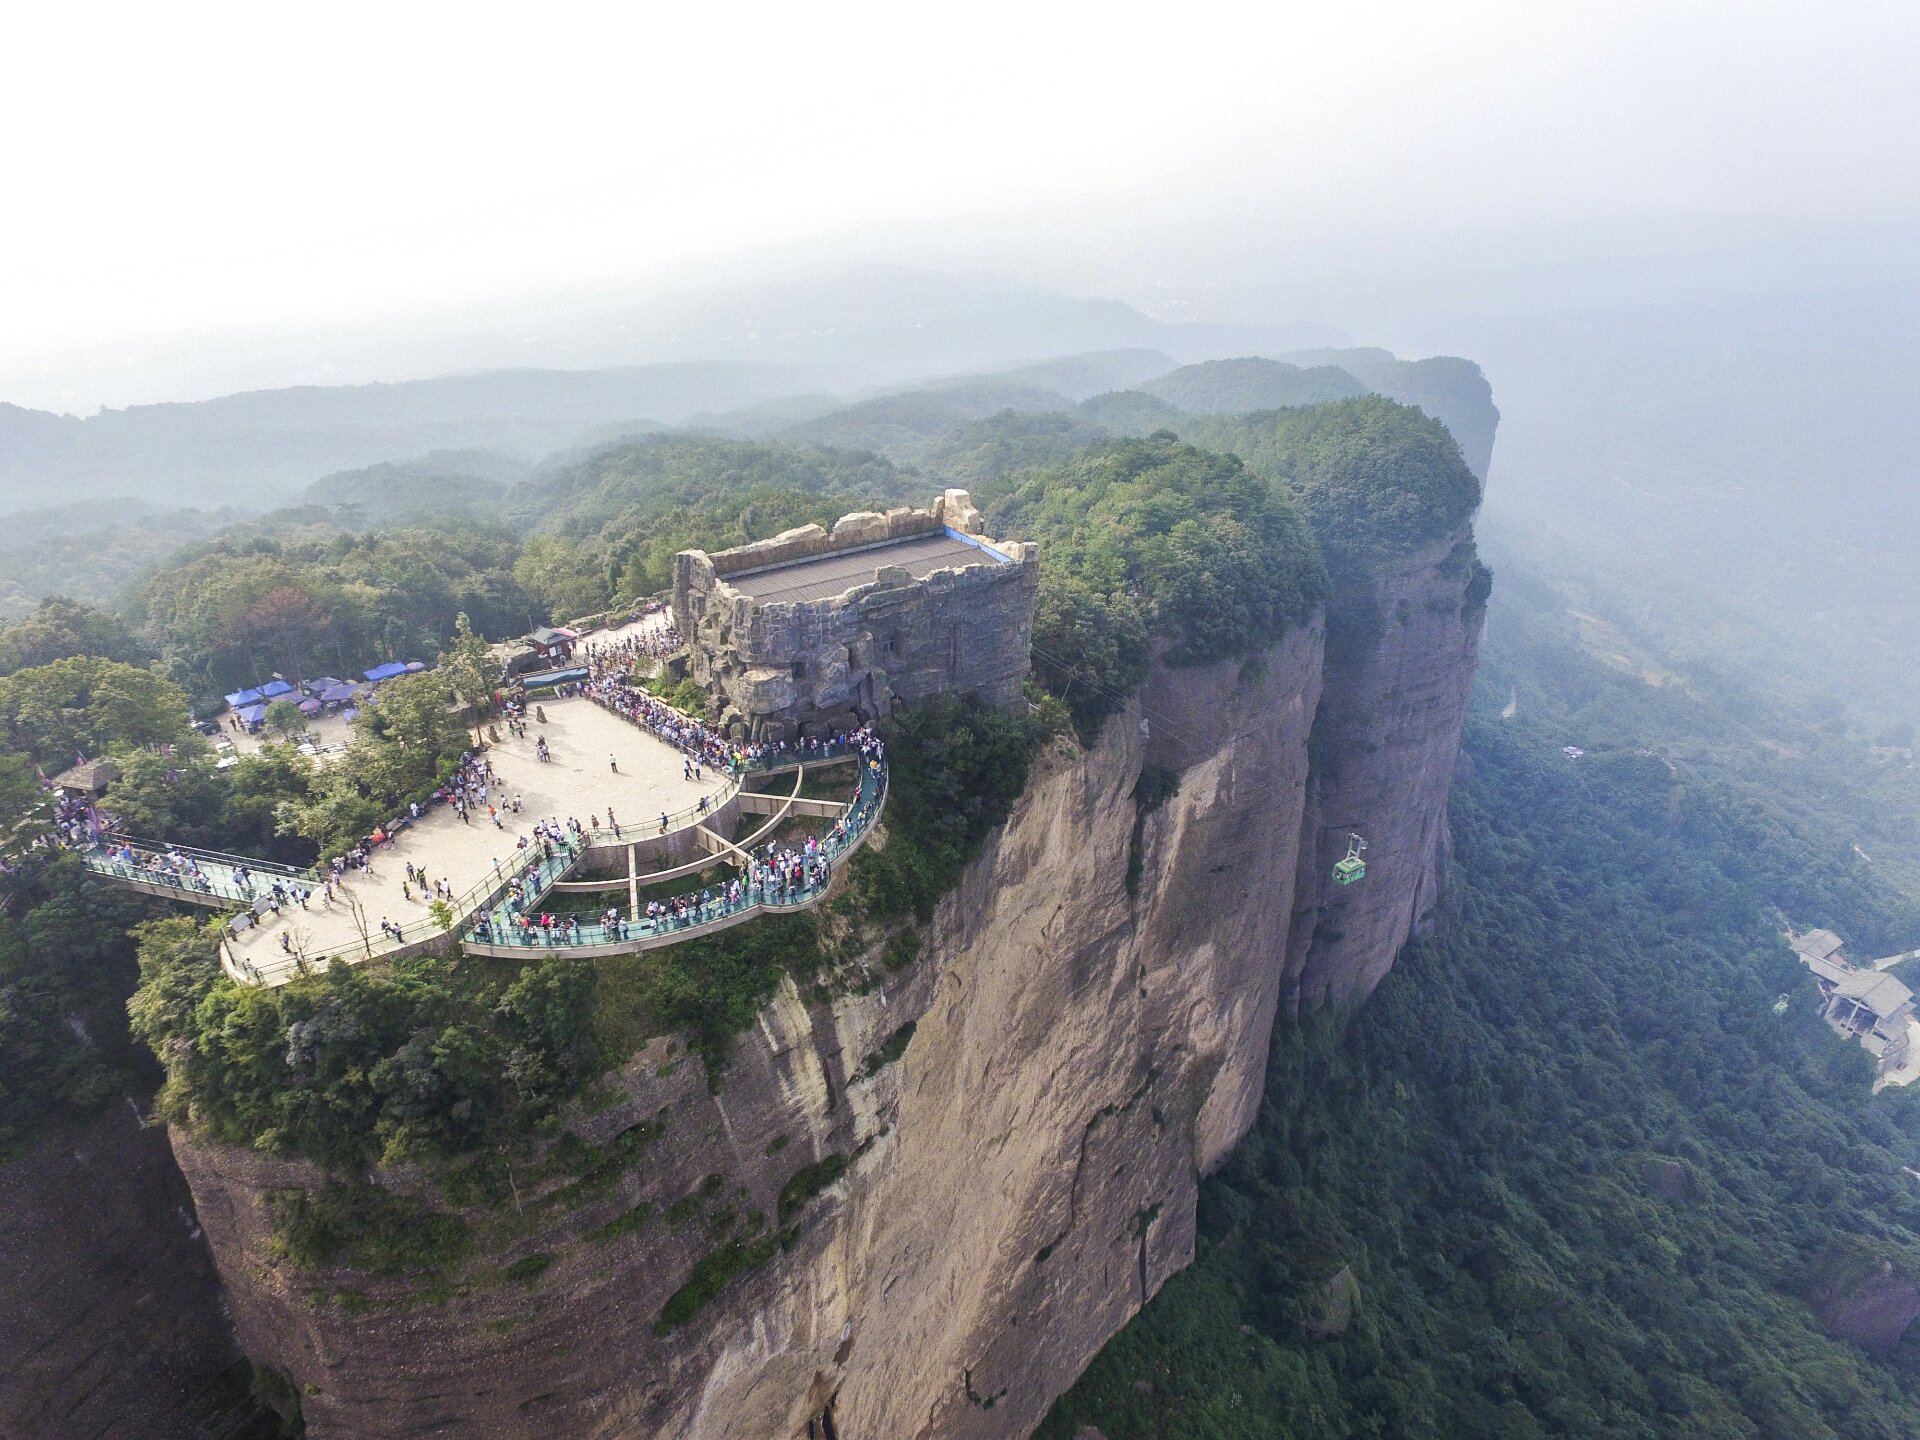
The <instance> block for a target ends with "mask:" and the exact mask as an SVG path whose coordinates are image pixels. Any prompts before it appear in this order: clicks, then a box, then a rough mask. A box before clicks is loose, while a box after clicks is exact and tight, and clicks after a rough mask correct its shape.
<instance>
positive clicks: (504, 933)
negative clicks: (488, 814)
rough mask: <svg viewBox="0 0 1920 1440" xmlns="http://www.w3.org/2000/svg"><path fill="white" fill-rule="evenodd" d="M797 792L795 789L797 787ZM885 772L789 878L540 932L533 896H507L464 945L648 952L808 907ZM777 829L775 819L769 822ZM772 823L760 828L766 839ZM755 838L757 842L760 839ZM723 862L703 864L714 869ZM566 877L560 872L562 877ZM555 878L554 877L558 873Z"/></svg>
mask: <svg viewBox="0 0 1920 1440" xmlns="http://www.w3.org/2000/svg"><path fill="white" fill-rule="evenodd" d="M796 788H797V787H796ZM886 795H887V772H886V767H885V766H884V765H883V764H881V763H880V762H879V761H878V760H874V761H871V762H869V763H867V764H865V765H863V766H862V767H861V769H860V789H859V793H858V795H857V797H856V798H855V799H854V801H853V803H852V804H850V805H849V806H847V808H846V813H845V815H844V816H843V817H842V818H841V819H840V820H839V821H837V822H836V823H835V825H834V828H833V830H832V832H831V833H829V834H828V835H827V836H826V837H824V838H823V839H821V840H819V842H818V846H817V849H816V852H815V854H814V855H813V856H812V857H809V859H808V860H807V861H806V862H805V863H803V865H802V866H801V867H800V868H801V873H800V874H799V875H798V876H795V877H792V878H789V877H786V876H778V877H776V876H774V875H772V874H769V873H768V872H767V868H766V867H765V866H758V865H756V866H755V867H754V868H753V870H751V871H750V872H749V873H748V875H747V876H746V877H745V878H744V879H742V880H741V881H739V882H738V892H739V893H738V895H737V896H735V897H732V898H729V897H728V895H727V893H726V892H727V891H728V890H729V889H732V888H734V887H731V886H723V887H721V889H722V893H721V894H720V895H719V896H715V897H713V898H712V899H710V900H706V901H703V902H701V903H699V904H696V905H693V906H691V907H689V908H688V910H687V912H686V913H685V915H661V916H658V917H655V918H651V919H634V918H630V919H627V920H614V921H613V922H612V923H610V924H609V923H605V922H597V923H594V924H580V925H570V926H555V927H553V928H551V929H543V928H542V927H540V926H539V925H535V924H528V925H526V926H524V927H523V926H521V925H520V924H519V923H518V921H519V918H520V917H521V916H523V915H526V916H529V917H530V916H531V914H532V911H533V907H534V906H535V905H537V904H538V903H539V901H538V898H537V897H536V898H535V899H532V900H528V901H525V902H523V903H521V904H515V903H514V902H513V899H512V897H509V898H508V899H507V901H506V902H505V903H503V904H501V905H500V906H497V907H495V908H494V909H493V910H492V911H490V912H489V914H488V915H486V916H482V917H481V918H480V919H479V920H478V921H477V922H476V923H475V926H474V928H473V929H472V930H471V931H470V932H469V933H468V934H467V936H466V937H465V939H464V940H463V941H462V944H463V945H464V946H465V948H466V949H467V950H469V951H471V952H472V953H474V954H478V955H505V956H512V955H524V954H526V953H527V952H528V951H529V950H566V951H569V952H572V953H574V954H578V955H586V956H591V955H619V954H626V953H628V952H631V951H636V950H651V949H654V948H656V947H658V946H661V945H672V944H676V943H678V942H679V941H681V940H691V939H694V938H695V937H697V936H701V935H710V934H713V933H714V932H716V931H719V930H725V929H728V928H730V927H731V926H734V925H738V924H740V923H741V922H742V921H743V920H749V919H751V918H753V916H755V915H756V914H760V913H762V912H770V913H771V912H779V911H790V910H805V909H809V908H811V907H812V906H814V905H817V904H819V903H820V901H821V899H823V898H824V897H825V895H826V893H827V891H828V890H829V889H830V888H831V887H832V885H833V875H834V871H835V870H836V869H837V868H838V865H839V862H840V861H842V860H844V859H846V858H847V857H849V856H851V855H852V854H853V852H854V851H855V850H858V849H859V848H860V846H861V845H862V844H864V843H865V841H866V838H867V836H868V835H869V834H871V833H872V830H873V823H874V821H875V820H877V819H878V818H879V816H880V811H881V809H882V807H883V806H884V805H885V803H886ZM774 823H775V824H778V823H779V822H778V820H776V821H775V822H774ZM770 828H772V827H771V826H763V827H762V829H761V831H760V834H765V833H766V832H767V830H768V829H770ZM755 838H758V837H757V836H756V837H755ZM719 858H720V857H718V856H714V857H711V858H710V859H708V860H707V861H706V862H704V863H703V867H702V868H705V867H707V866H711V865H712V864H714V863H716V862H717V861H718V860H719ZM558 873H564V867H563V869H562V871H561V872H558ZM555 878H556V879H557V878H558V874H556V877H555ZM553 883H554V882H553V881H549V882H548V884H547V887H546V888H551V887H552V884H553Z"/></svg>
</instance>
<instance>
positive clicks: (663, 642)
mask: <svg viewBox="0 0 1920 1440" xmlns="http://www.w3.org/2000/svg"><path fill="white" fill-rule="evenodd" d="M656 617H657V619H658V623H649V624H646V625H643V626H642V627H641V628H640V629H638V630H635V631H634V632H633V633H631V634H628V635H622V636H621V637H620V638H619V639H617V640H615V639H613V638H611V637H609V638H607V639H604V640H589V641H587V642H585V643H583V644H582V645H581V646H580V648H579V650H578V651H577V652H576V654H575V657H574V658H575V659H576V660H577V661H579V662H581V663H584V664H585V665H586V667H587V669H588V670H590V671H591V672H592V673H593V677H594V678H595V679H596V680H597V679H600V678H601V677H602V676H606V675H616V674H620V675H624V674H627V673H628V672H630V671H631V670H632V669H633V667H634V666H635V665H636V664H638V663H639V662H640V661H642V660H658V659H661V658H663V657H665V656H668V655H671V654H673V652H674V651H676V650H678V649H679V648H680V632H679V631H678V630H676V629H674V628H673V621H672V619H671V618H670V617H668V616H667V614H666V607H665V606H664V605H658V604H655V605H649V606H648V607H647V611H646V615H645V617H644V618H645V619H646V620H647V621H650V622H651V621H654V620H656Z"/></svg>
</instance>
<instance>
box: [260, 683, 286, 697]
mask: <svg viewBox="0 0 1920 1440" xmlns="http://www.w3.org/2000/svg"><path fill="white" fill-rule="evenodd" d="M291 694H293V686H291V685H289V684H288V683H287V682H286V681H284V680H269V681H268V682H267V683H266V684H264V685H262V686H261V687H260V698H261V699H262V700H277V699H279V697H280V696H282V695H291Z"/></svg>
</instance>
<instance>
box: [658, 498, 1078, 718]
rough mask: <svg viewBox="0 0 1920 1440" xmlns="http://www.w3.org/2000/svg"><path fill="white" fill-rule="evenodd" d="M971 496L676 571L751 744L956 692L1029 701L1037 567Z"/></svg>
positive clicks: (722, 699)
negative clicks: (993, 528) (988, 531)
mask: <svg viewBox="0 0 1920 1440" xmlns="http://www.w3.org/2000/svg"><path fill="white" fill-rule="evenodd" d="M981 526H982V520H981V515H980V512H979V511H978V510H976V509H975V508H974V506H973V500H972V497H971V496H969V495H968V494H967V492H966V491H964V490H949V491H947V492H946V493H945V494H943V495H941V496H939V497H937V498H936V499H935V500H934V502H933V506H932V508H931V509H928V510H914V509H906V508H902V509H898V510H890V511H888V512H887V513H886V514H884V515H881V514H876V513H874V512H871V511H864V512H860V513H858V514H853V515H843V516H842V517H841V518H840V519H839V520H838V521H837V522H835V524H834V527H833V529H832V530H830V531H829V530H826V529H824V528H822V527H821V526H819V525H808V526H804V527H802V528H801V529H798V530H789V531H787V532H785V533H784V534H781V535H777V536H775V537H774V538H773V539H771V540H761V541H756V542H755V543H754V544H751V545H742V546H739V547H737V548H735V549H732V550H722V551H719V552H718V553H716V554H713V555H709V554H707V553H706V552H705V551H703V550H684V551H682V552H681V553H680V554H679V555H678V556H677V557H676V558H675V561H674V574H673V619H674V624H675V625H676V626H677V627H678V629H679V631H680V634H681V635H682V636H684V637H685V639H686V642H687V670H688V674H689V675H690V676H691V677H692V678H693V680H694V681H695V682H697V683H698V684H699V685H701V686H702V687H703V688H704V689H705V690H706V691H707V694H708V696H709V697H710V699H711V702H712V705H713V708H714V710H715V712H716V713H717V714H718V715H719V716H720V721H721V723H722V724H723V725H724V726H726V727H728V728H730V729H732V730H733V731H734V732H735V733H737V734H739V735H741V736H742V737H743V738H749V739H754V740H761V739H786V738H792V737H795V736H798V735H806V734H824V733H830V732H832V731H835V730H839V729H843V728H847V727H850V726H853V725H859V724H864V723H866V722H868V721H871V720H878V719H882V718H884V717H885V716H887V715H890V714H892V713H893V712H894V710H895V709H897V708H898V707H900V706H902V705H912V704H915V703H917V702H919V701H922V700H925V699H928V698H930V697H932V696H935V695H941V694H957V695H962V696H966V697H969V698H973V699H977V700H980V701H982V702H983V703H986V704H990V705H1011V704H1014V703H1016V702H1018V700H1019V699H1020V688H1021V683H1022V682H1023V681H1024V680H1025V679H1026V676H1027V667H1028V664H1029V659H1030V656H1029V651H1030V647H1031V644H1032V639H1033V607H1034V597H1035V593H1036V591H1037V588H1038V586H1039V579H1040V577H1039V564H1038V561H1037V559H1036V557H1035V555H1034V553H1033V547H1032V546H1031V545H1027V544H1022V543H1019V542H1017V541H1012V542H999V541H993V540H989V539H988V538H986V536H984V535H983V534H981Z"/></svg>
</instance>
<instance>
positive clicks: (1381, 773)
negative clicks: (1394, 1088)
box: [1287, 526, 1486, 1007]
mask: <svg viewBox="0 0 1920 1440" xmlns="http://www.w3.org/2000/svg"><path fill="white" fill-rule="evenodd" d="M1481 573H1482V572H1480V571H1479V569H1478V566H1477V562H1476V558H1475V555H1474V548H1473V539H1472V530H1471V528H1470V527H1468V526H1462V527H1461V528H1460V529H1459V530H1458V531H1456V532H1455V533H1454V534H1452V535H1448V536H1446V537H1444V538H1443V539H1441V540H1439V541H1436V542H1434V543H1433V544H1431V545H1428V546H1425V547H1423V548H1421V549H1419V550H1417V551H1415V552H1413V553H1412V554H1410V555H1407V556H1405V557H1404V558H1402V559H1400V560H1399V561H1397V562H1396V563H1394V564H1393V565H1391V566H1389V567H1383V568H1382V569H1381V570H1380V572H1379V573H1377V574H1376V575H1374V576H1373V577H1372V578H1370V579H1368V580H1366V581H1355V582H1349V583H1350V584H1351V587H1352V589H1351V591H1350V592H1349V593H1345V594H1340V595H1336V596H1335V598H1334V604H1335V605H1336V606H1342V605H1344V606H1345V607H1347V609H1348V610H1349V612H1360V613H1362V614H1363V615H1364V616H1365V619H1364V621H1363V622H1362V623H1358V624H1356V625H1354V626H1351V627H1348V628H1349V631H1350V632H1358V633H1350V636H1349V638H1347V640H1346V643H1344V644H1339V645H1334V646H1330V647H1329V650H1328V656H1327V671H1326V684H1325V690H1324V695H1323V698H1322V700H1321V704H1320V715H1319V719H1318V721H1317V722H1316V724H1315V726H1314V767H1313V787H1312V794H1311V796H1310V798H1309V803H1308V807H1307V834H1306V836H1305V843H1304V844H1303V845H1302V846H1301V870H1300V878H1299V883H1298V886H1297V887H1296V889H1295V892H1294V904H1295V911H1294V917H1293V932H1292V937H1291V940H1290V942H1289V944H1288V957H1287V967H1288V970H1289V972H1290V973H1291V974H1294V975H1296V976H1298V983H1299V995H1300V1001H1301V1003H1302V1004H1304V1005H1307V1006H1309V1007H1311V1006H1317V1005H1321V1004H1326V1003H1335V1004H1354V1003H1357V1002H1359V1001H1361V1000H1364V999H1365V998H1366V997H1367V996H1368V995H1370V994H1371V993H1373V988H1374V987H1375V986H1376V985H1378V984H1379V983H1380V982H1381V980H1383V979H1384V978H1386V974H1387V971H1388V970H1390V969H1392V967H1393V960H1394V957H1395V956H1396V955H1398V954H1399V953H1400V947H1401V946H1402V945H1404V944H1405V943H1406V942H1407V938H1408V936H1410V935H1412V934H1414V933H1415V932H1416V931H1419V930H1421V929H1422V928H1424V927H1425V925H1426V924H1427V923H1428V921H1429V920H1430V919H1431V917H1432V914H1433V907H1434V905H1435V903H1436V902H1437V901H1438V899H1439V894H1440V885H1441V881H1442V879H1443V877H1444V872H1445V863H1446V852H1447V790H1448V787H1449V785H1450V784H1451V783H1452V779H1453V768H1454V763H1455V761H1456V759H1457V757H1458V755H1459V750H1460V730H1461V726H1462V725H1463V724H1464V723H1465V720H1466V709H1467V688H1468V686H1469V685H1470V684H1471V682H1472V679H1473V667H1474V662H1475V659H1476V658H1477V656H1478V653H1479V646H1480V629H1481V626H1482V624H1483V623H1484V621H1485V619H1486V609H1485V597H1484V594H1482V593H1480V592H1479V591H1478V590H1477V589H1476V578H1477V577H1478V576H1479V575H1480V574H1481ZM1356 834H1357V835H1359V836H1360V837H1361V839H1362V840H1364V841H1365V843H1366V851H1365V856H1364V858H1365V860H1366V865H1367V873H1366V878H1365V879H1364V880H1362V881H1361V882H1360V883H1359V884H1356V885H1339V884H1336V883H1335V881H1334V879H1333V866H1334V862H1335V861H1337V860H1339V859H1340V858H1341V857H1342V856H1343V855H1344V854H1345V853H1346V851H1347V846H1348V837H1349V836H1350V835H1356Z"/></svg>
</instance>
